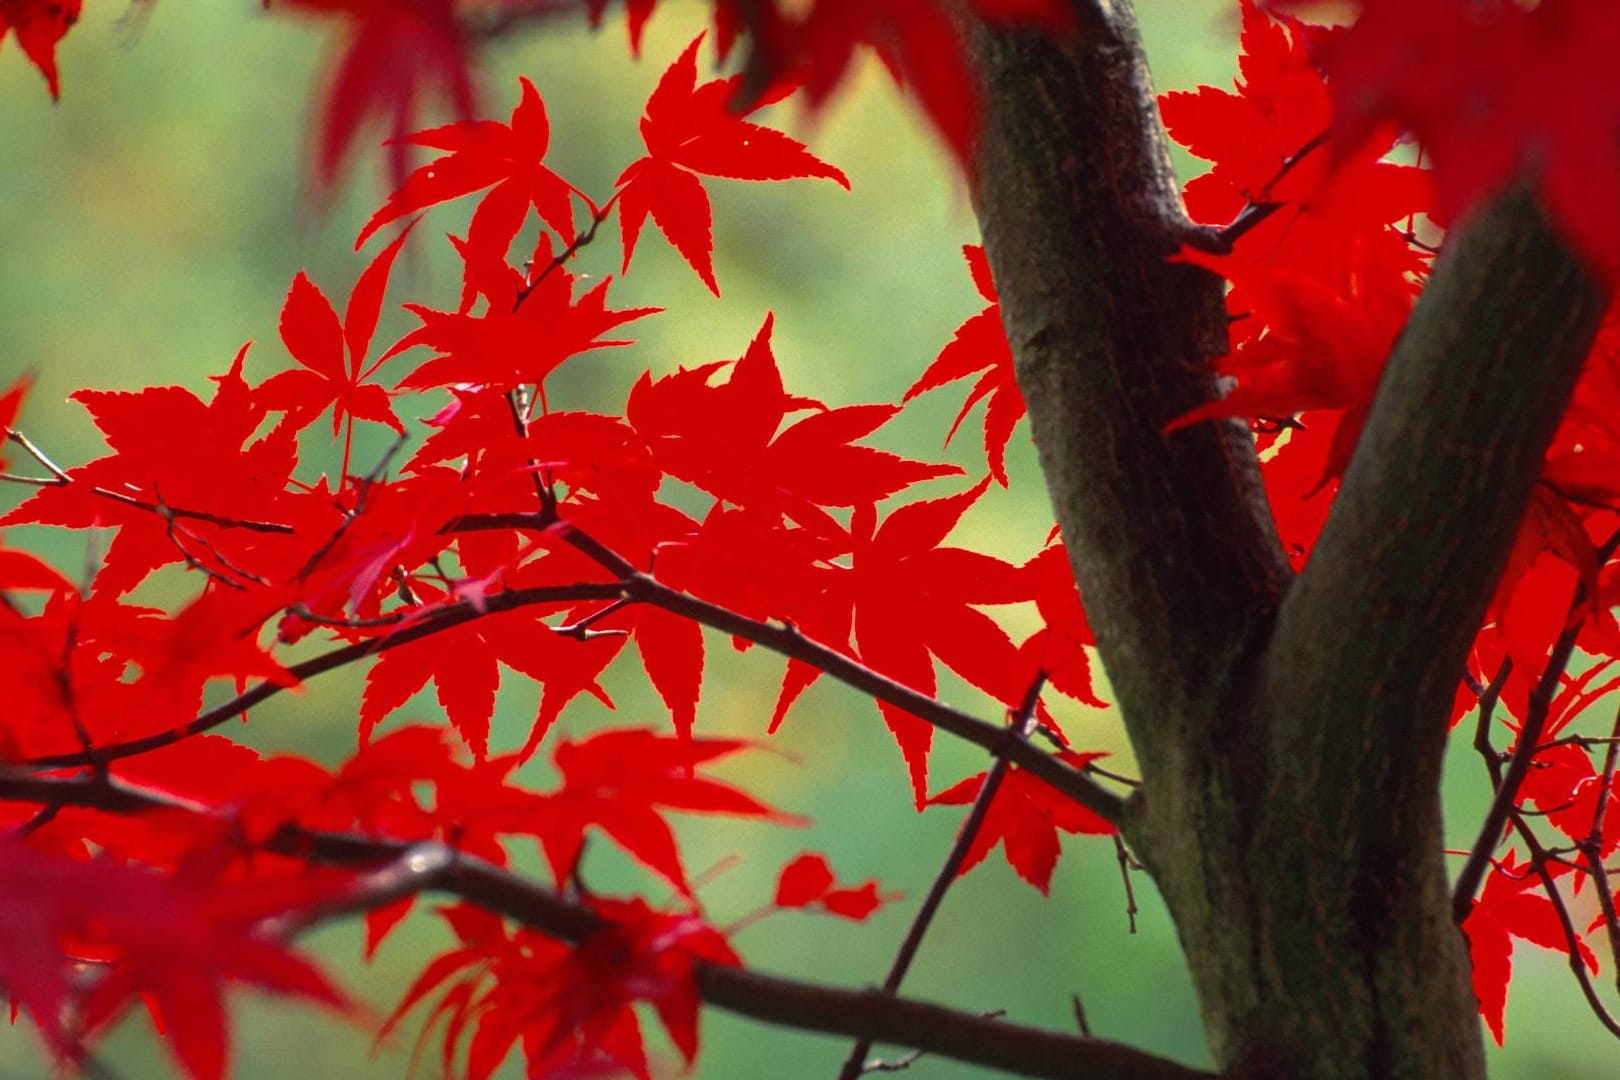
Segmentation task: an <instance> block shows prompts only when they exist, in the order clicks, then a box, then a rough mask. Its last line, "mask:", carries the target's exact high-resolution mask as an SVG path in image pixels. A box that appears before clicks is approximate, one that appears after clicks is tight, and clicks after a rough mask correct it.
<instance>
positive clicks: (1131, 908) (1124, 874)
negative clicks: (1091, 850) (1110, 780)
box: [1076, 832, 1141, 1034]
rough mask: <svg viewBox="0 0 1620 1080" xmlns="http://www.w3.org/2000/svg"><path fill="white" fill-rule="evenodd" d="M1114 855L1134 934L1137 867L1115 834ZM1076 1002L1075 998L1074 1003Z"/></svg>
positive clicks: (1121, 837)
mask: <svg viewBox="0 0 1620 1080" xmlns="http://www.w3.org/2000/svg"><path fill="white" fill-rule="evenodd" d="M1114 854H1115V855H1116V856H1117V857H1118V858H1119V878H1120V880H1121V881H1123V882H1124V883H1125V919H1126V921H1127V922H1129V923H1130V927H1131V933H1133V934H1134V933H1136V916H1137V915H1138V914H1139V913H1140V912H1141V908H1139V907H1137V906H1136V889H1135V887H1134V886H1132V885H1131V870H1132V869H1136V868H1138V867H1137V863H1136V860H1134V859H1132V858H1131V853H1130V851H1129V849H1127V848H1126V847H1125V838H1124V837H1123V836H1121V835H1119V833H1117V832H1116V833H1115V834H1114ZM1078 1000H1079V999H1078V998H1077V999H1076V1001H1078ZM1087 1034H1090V1033H1089V1032H1087Z"/></svg>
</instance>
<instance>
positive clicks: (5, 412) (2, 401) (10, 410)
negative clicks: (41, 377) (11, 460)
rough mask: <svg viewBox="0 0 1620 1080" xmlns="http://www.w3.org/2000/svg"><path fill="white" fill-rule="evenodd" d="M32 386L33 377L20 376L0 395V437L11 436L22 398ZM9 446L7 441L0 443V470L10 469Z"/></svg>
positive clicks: (20, 408)
mask: <svg viewBox="0 0 1620 1080" xmlns="http://www.w3.org/2000/svg"><path fill="white" fill-rule="evenodd" d="M33 385H34V377H33V375H28V374H25V375H21V376H19V377H18V378H17V381H16V382H14V383H12V384H11V385H10V386H8V387H6V391H5V393H3V394H0V436H9V435H10V434H11V432H12V429H13V425H15V424H16V422H17V413H18V412H20V411H21V410H22V403H23V398H24V397H26V396H27V395H28V391H29V390H30V389H31V388H32V387H33ZM9 445H10V440H9V439H6V440H5V441H0V469H7V468H9V467H10V466H9V464H8V462H7V460H6V449H7V447H8V446H9Z"/></svg>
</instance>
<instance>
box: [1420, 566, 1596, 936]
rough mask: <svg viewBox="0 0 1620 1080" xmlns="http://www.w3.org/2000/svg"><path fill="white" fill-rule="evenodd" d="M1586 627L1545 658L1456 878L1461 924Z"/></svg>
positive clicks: (1570, 629) (1454, 912)
mask: <svg viewBox="0 0 1620 1080" xmlns="http://www.w3.org/2000/svg"><path fill="white" fill-rule="evenodd" d="M1581 602H1582V601H1581V597H1580V595H1579V593H1577V594H1576V598H1575V599H1574V600H1573V601H1571V603H1570V607H1571V610H1572V611H1573V610H1574V609H1575V608H1578V607H1579V606H1580V604H1581ZM1583 625H1584V623H1583V622H1582V621H1580V620H1577V621H1575V622H1573V623H1571V624H1570V625H1569V626H1567V627H1565V629H1564V632H1563V633H1562V634H1560V635H1559V636H1558V641H1557V643H1556V644H1554V645H1553V649H1552V653H1551V655H1549V656H1548V657H1547V666H1546V667H1545V668H1543V669H1542V672H1541V677H1540V678H1539V679H1537V680H1536V686H1535V689H1534V690H1532V691H1531V692H1530V706H1529V708H1528V710H1526V715H1525V718H1524V724H1523V725H1522V726H1521V727H1520V728H1519V741H1518V745H1516V746H1515V747H1514V749H1513V757H1512V758H1511V759H1510V760H1509V761H1508V767H1507V771H1506V772H1505V773H1503V774H1502V777H1501V780H1500V781H1499V782H1498V783H1497V785H1496V793H1495V794H1494V795H1493V796H1492V797H1491V806H1490V809H1489V810H1488V811H1486V813H1485V820H1484V821H1483V822H1482V823H1481V824H1480V827H1479V836H1478V838H1477V839H1475V840H1474V846H1473V847H1472V848H1470V849H1469V852H1468V861H1467V862H1465V863H1463V868H1462V870H1461V871H1459V872H1458V874H1457V883H1456V884H1455V885H1454V886H1453V887H1452V892H1451V917H1452V918H1453V919H1455V920H1456V921H1457V922H1458V923H1461V922H1462V921H1463V920H1464V919H1466V918H1468V913H1469V912H1470V911H1472V910H1473V908H1474V894H1475V893H1477V892H1479V884H1480V882H1481V881H1483V880H1484V879H1485V871H1486V870H1488V869H1489V868H1490V862H1491V852H1493V851H1495V850H1496V845H1497V844H1498V843H1500V842H1501V839H1502V830H1503V829H1504V828H1506V827H1507V824H1508V816H1509V815H1510V814H1512V813H1513V808H1514V805H1515V804H1516V803H1517V802H1518V798H1519V788H1520V787H1522V786H1523V784H1524V778H1525V777H1526V776H1527V775H1528V774H1529V772H1530V762H1531V761H1533V760H1535V756H1536V746H1537V744H1538V743H1540V741H1541V732H1542V729H1543V728H1545V727H1546V726H1547V713H1548V711H1549V710H1550V709H1551V707H1552V699H1553V695H1554V694H1555V693H1557V691H1558V681H1559V680H1560V679H1561V678H1563V675H1564V669H1565V668H1567V667H1568V666H1569V658H1570V655H1571V654H1572V653H1573V652H1574V651H1575V638H1576V637H1577V636H1579V635H1580V632H1581V627H1582V626H1583Z"/></svg>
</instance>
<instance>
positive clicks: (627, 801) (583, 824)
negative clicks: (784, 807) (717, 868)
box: [523, 728, 798, 893]
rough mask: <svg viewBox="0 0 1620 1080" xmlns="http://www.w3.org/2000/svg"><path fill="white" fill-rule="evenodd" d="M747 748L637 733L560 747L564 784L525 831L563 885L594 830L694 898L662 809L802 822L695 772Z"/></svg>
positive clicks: (729, 741) (627, 731) (607, 734)
mask: <svg viewBox="0 0 1620 1080" xmlns="http://www.w3.org/2000/svg"><path fill="white" fill-rule="evenodd" d="M749 745H750V744H749V743H746V742H743V741H741V740H738V739H703V738H685V739H683V738H677V737H673V736H668V735H656V734H654V733H653V732H651V731H647V730H643V729H636V728H631V729H616V730H610V731H603V732H600V733H598V734H596V735H593V736H591V737H590V738H588V739H585V740H584V741H582V742H578V743H573V742H563V743H559V744H558V746H557V749H556V751H555V752H554V754H553V760H554V761H555V762H556V765H557V770H558V772H560V773H561V774H562V785H561V786H560V787H559V788H558V789H557V790H556V791H555V792H552V793H551V794H549V795H545V796H542V799H543V808H542V809H541V810H540V811H539V812H537V813H536V814H534V815H533V819H532V822H531V824H530V825H529V826H528V827H527V828H525V829H524V830H523V831H525V832H530V833H532V834H533V835H535V836H536V837H538V838H539V840H540V846H541V849H542V850H543V851H544V852H545V856H546V861H547V862H549V863H550V864H551V870H552V873H553V874H554V875H555V876H556V878H557V881H558V882H559V883H561V882H565V881H567V880H569V879H570V878H571V877H572V876H573V873H574V870H575V865H576V863H577V862H578V860H579V855H580V850H581V848H582V846H583V844H584V842H585V830H586V829H587V828H591V827H595V828H597V829H600V830H601V831H602V832H604V833H606V834H607V835H608V836H609V837H610V838H611V839H612V840H613V842H614V843H616V844H617V845H619V847H621V848H623V849H624V850H625V851H626V852H628V853H629V854H630V855H631V856H632V857H634V858H635V859H636V861H637V862H640V863H641V864H642V865H643V866H646V867H647V868H648V869H650V870H653V871H655V872H656V873H657V874H659V875H660V876H661V877H663V878H664V879H665V880H666V881H668V882H669V883H670V884H671V885H674V886H675V887H676V888H678V889H680V890H681V891H682V892H683V893H690V891H691V890H690V889H689V887H688V886H687V883H686V872H685V870H684V869H682V867H681V859H680V853H679V851H678V850H677V848H676V846H675V835H674V833H672V832H671V831H670V828H669V825H668V823H666V822H665V821H664V819H663V815H662V813H661V812H660V811H661V810H677V811H683V812H685V813H695V814H728V815H731V816H734V817H762V818H768V819H771V820H774V821H777V822H792V821H796V820H798V819H795V818H792V817H790V816H788V815H784V814H780V813H778V812H777V811H774V810H772V809H771V808H770V807H768V806H766V805H765V804H764V803H761V802H759V801H758V800H756V799H754V798H753V797H752V796H750V795H747V794H745V793H743V792H741V791H739V790H737V789H736V788H734V787H731V786H729V785H726V784H722V783H720V782H719V781H717V780H711V779H709V778H707V777H704V776H700V775H698V772H697V770H698V768H699V767H700V766H702V765H703V764H704V763H706V762H710V761H714V760H716V759H718V758H722V757H726V756H728V755H731V754H734V753H736V752H737V751H739V750H743V749H746V748H748V746H749Z"/></svg>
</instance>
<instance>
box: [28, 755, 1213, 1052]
mask: <svg viewBox="0 0 1620 1080" xmlns="http://www.w3.org/2000/svg"><path fill="white" fill-rule="evenodd" d="M0 799H8V800H19V801H29V802H43V803H48V804H51V805H74V806H86V807H91V808H94V809H99V810H106V811H110V812H113V813H140V812H149V811H156V810H169V811H174V810H180V811H185V812H191V813H208V812H209V811H208V810H207V809H206V808H202V807H199V806H198V805H197V804H194V803H191V802H188V801H185V800H179V799H175V798H172V797H170V796H167V795H162V794H158V793H156V792H150V791H146V790H143V789H141V788H138V787H135V786H132V785H129V784H126V783H123V782H121V781H118V780H114V779H111V778H106V777H101V776H96V775H94V774H87V775H86V776H82V777H74V778H59V777H40V776H31V775H27V774H18V773H15V772H13V771H11V770H4V771H0ZM263 846H264V847H265V848H267V849H269V850H272V851H276V852H278V853H281V854H284V855H290V856H294V857H298V858H304V859H307V860H310V861H313V862H321V863H328V864H336V865H341V866H358V867H364V868H366V872H365V873H364V874H363V875H362V876H361V878H360V880H359V881H358V882H357V888H356V889H355V890H354V891H353V892H352V893H350V894H349V895H348V896H347V897H346V898H344V899H341V900H338V901H335V902H333V903H330V904H328V905H326V906H324V907H322V908H319V909H317V910H315V911H311V912H308V913H306V914H305V915H304V916H303V917H302V918H296V919H295V920H294V921H293V923H292V924H290V925H289V927H288V928H289V929H292V928H299V927H303V926H307V925H310V924H312V923H314V922H318V921H321V920H323V919H326V918H333V917H337V916H341V915H349V914H354V913H358V912H363V911H367V910H370V909H372V908H376V907H381V906H383V905H385V904H388V903H392V902H394V901H396V900H399V899H401V898H403V897H406V896H412V895H416V894H418V893H424V892H442V893H448V894H450V895H452V896H456V897H459V898H460V899H462V900H466V901H468V902H470V903H473V904H477V905H478V906H479V907H482V908H484V909H485V910H487V911H490V912H493V913H495V914H497V915H501V916H504V917H506V918H509V919H511V920H513V921H514V922H517V923H520V924H522V925H524V926H527V927H530V928H532V929H535V930H538V931H540V932H542V933H545V934H547V935H549V936H551V937H555V938H558V939H560V940H562V941H566V942H569V943H571V944H578V943H579V942H581V941H583V940H584V939H585V938H587V937H589V936H590V935H591V934H592V933H594V932H595V931H597V930H598V929H600V928H601V927H602V925H603V924H602V922H601V921H600V920H599V919H598V918H597V916H596V915H595V914H594V913H592V912H591V911H590V910H589V909H587V908H584V907H582V906H580V905H577V904H573V903H570V902H568V901H566V900H563V899H561V898H560V897H558V896H557V895H556V894H555V893H554V892H552V891H551V890H549V889H546V888H543V887H541V886H539V885H537V884H535V883H533V882H531V881H528V880H527V879H524V878H522V877H520V876H518V875H516V874H513V873H510V872H508V871H505V870H502V869H500V868H499V867H496V866H493V865H492V864H490V863H487V862H484V861H483V860H481V859H477V858H474V857H472V856H469V855H464V854H461V853H459V852H457V851H455V850H454V849H452V848H450V847H447V846H446V845H444V844H440V843H436V842H426V843H409V842H405V841H398V840H381V839H375V838H371V837H365V836H359V835H351V834H345V833H324V832H316V831H313V830H306V829H301V828H298V827H295V826H285V827H283V828H282V829H280V830H278V831H277V832H276V833H275V834H274V835H273V836H272V837H271V838H270V839H269V840H268V841H266V842H265V844H264V845H263ZM379 864H381V865H379ZM697 985H698V990H699V992H700V994H701V995H702V997H703V999H704V1000H705V1001H706V1002H708V1003H709V1004H711V1005H714V1006H715V1007H717V1008H721V1009H725V1010H727V1011H728V1012H734V1013H737V1014H739V1015H742V1016H747V1017H750V1018H752V1019H755V1020H762V1021H765V1022H766V1023H772V1024H779V1025H782V1026H785V1027H791V1028H796V1029H799V1030H805V1031H820V1032H826V1033H829V1034H837V1035H844V1036H849V1037H853V1038H863V1039H872V1040H874V1041H882V1042H887V1043H896V1044H899V1045H903V1046H910V1047H915V1048H917V1049H920V1050H925V1051H927V1052H929V1053H933V1054H940V1055H943V1056H945V1057H951V1058H955V1059H957V1060H960V1061H967V1062H972V1063H975V1064H980V1065H985V1066H989V1067H992V1068H996V1069H1002V1070H1005V1071H1008V1072H1012V1073H1015V1074H1018V1075H1022V1076H1035V1077H1052V1078H1085V1080H1214V1078H1213V1077H1212V1075H1211V1074H1209V1073H1205V1072H1202V1071H1199V1070H1197V1069H1192V1068H1188V1067H1186V1066H1184V1065H1179V1064H1176V1063H1175V1062H1172V1061H1169V1060H1166V1059H1164V1058H1158V1057H1154V1056H1152V1055H1150V1054H1146V1053H1143V1052H1142V1051H1139V1050H1135V1049H1133V1048H1131V1047H1127V1046H1123V1045H1121V1044H1119V1043H1113V1042H1108V1041H1105V1040H1101V1039H1089V1038H1082V1037H1079V1036H1073V1035H1063V1034H1057V1033H1053V1032H1045V1031H1040V1030H1037V1029H1034V1028H1027V1027H1021V1026H1019V1025H1016V1024H1008V1023H1004V1022H1001V1021H996V1020H989V1019H986V1018H984V1017H980V1016H975V1015H972V1014H969V1013H962V1012H958V1011H955V1010H952V1009H947V1008H944V1007H942V1006H938V1005H932V1004H928V1003H925V1002H917V1001H906V1000H903V999H898V998H894V997H891V996H889V995H888V994H885V993H883V992H882V991H878V990H865V991H850V990H839V989H835V988H832V987H825V986H817V985H813V984H810V983H804V982H799V981H795V980H790V979H783V978H778V977H775V976H771V975H765V974H761V973H759V972H755V971H749V970H744V969H741V968H733V967H725V966H716V965H700V966H699V968H698V971H697Z"/></svg>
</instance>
